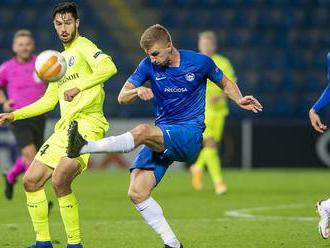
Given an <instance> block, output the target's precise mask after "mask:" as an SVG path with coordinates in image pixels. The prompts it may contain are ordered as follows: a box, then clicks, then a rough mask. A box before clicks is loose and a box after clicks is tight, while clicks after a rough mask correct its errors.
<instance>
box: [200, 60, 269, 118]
mask: <svg viewBox="0 0 330 248" xmlns="http://www.w3.org/2000/svg"><path fill="white" fill-rule="evenodd" d="M206 70H207V76H208V78H209V79H210V80H211V81H213V82H215V83H216V84H217V85H218V86H219V87H220V88H221V89H222V90H223V91H224V93H225V94H226V96H228V97H229V98H230V99H232V100H233V101H234V102H236V103H237V105H238V106H240V107H241V108H243V109H246V110H251V111H253V112H255V113H258V112H260V111H262V105H261V104H260V103H259V101H258V100H257V99H256V98H254V97H253V96H244V97H243V96H242V94H241V91H240V89H239V88H238V86H237V84H236V83H235V82H233V81H231V80H230V79H229V78H228V77H226V75H224V74H223V72H222V71H221V70H220V69H219V68H218V67H217V66H216V65H215V63H214V62H213V61H212V60H211V59H210V58H208V57H207V59H206Z"/></svg>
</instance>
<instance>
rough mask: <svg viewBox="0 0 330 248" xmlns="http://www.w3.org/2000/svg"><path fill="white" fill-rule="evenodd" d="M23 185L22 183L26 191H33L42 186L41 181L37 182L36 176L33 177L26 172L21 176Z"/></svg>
mask: <svg viewBox="0 0 330 248" xmlns="http://www.w3.org/2000/svg"><path fill="white" fill-rule="evenodd" d="M23 185H24V189H25V191H27V192H34V191H37V190H39V189H40V188H41V187H42V185H41V182H39V181H38V180H37V179H36V178H34V177H32V176H30V175H28V174H25V175H24V176H23Z"/></svg>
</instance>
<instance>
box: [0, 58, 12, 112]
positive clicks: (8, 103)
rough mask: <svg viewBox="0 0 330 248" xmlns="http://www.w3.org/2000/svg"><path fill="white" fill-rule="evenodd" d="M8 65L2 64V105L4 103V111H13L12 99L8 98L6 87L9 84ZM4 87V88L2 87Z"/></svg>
mask: <svg viewBox="0 0 330 248" xmlns="http://www.w3.org/2000/svg"><path fill="white" fill-rule="evenodd" d="M6 78H7V77H6V66H5V65H4V64H2V65H1V66H0V105H2V108H3V111H4V112H10V111H12V109H11V107H12V104H13V102H12V100H10V99H7V97H6V95H5V92H4V90H3V89H4V88H5V87H6V86H7V79H6ZM1 88H3V89H1Z"/></svg>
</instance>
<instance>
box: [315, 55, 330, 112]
mask: <svg viewBox="0 0 330 248" xmlns="http://www.w3.org/2000/svg"><path fill="white" fill-rule="evenodd" d="M327 65H328V80H330V52H329V53H328V55H327ZM329 104H330V84H328V86H327V87H326V88H325V90H324V91H323V93H322V95H321V96H320V98H319V99H318V100H317V102H316V103H315V104H314V105H313V107H312V109H314V110H315V111H316V112H317V113H319V112H320V111H321V110H322V109H323V108H324V107H325V106H327V105H329Z"/></svg>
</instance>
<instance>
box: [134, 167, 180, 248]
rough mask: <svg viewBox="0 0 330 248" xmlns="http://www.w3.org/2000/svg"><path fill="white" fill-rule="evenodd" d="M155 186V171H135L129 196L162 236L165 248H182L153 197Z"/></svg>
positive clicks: (149, 223)
mask: <svg viewBox="0 0 330 248" xmlns="http://www.w3.org/2000/svg"><path fill="white" fill-rule="evenodd" d="M155 185H156V180H155V176H154V172H153V171H150V170H142V169H134V170H133V171H132V174H131V183H130V186H129V190H128V196H129V198H130V199H131V201H132V202H133V203H134V204H135V207H136V209H137V211H139V212H140V214H141V215H142V217H143V219H144V220H145V222H146V223H147V224H148V225H149V226H150V227H151V228H152V229H153V230H154V231H155V232H156V233H158V234H159V235H160V237H161V239H162V240H163V242H164V247H165V248H182V247H183V246H182V244H180V242H179V241H178V239H177V238H176V236H175V234H174V232H173V231H172V229H171V227H170V226H169V224H168V223H167V221H166V219H165V217H164V214H163V210H162V208H161V207H160V205H159V204H158V203H157V202H156V201H155V200H154V199H153V198H152V197H151V192H152V190H153V188H154V187H155Z"/></svg>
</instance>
